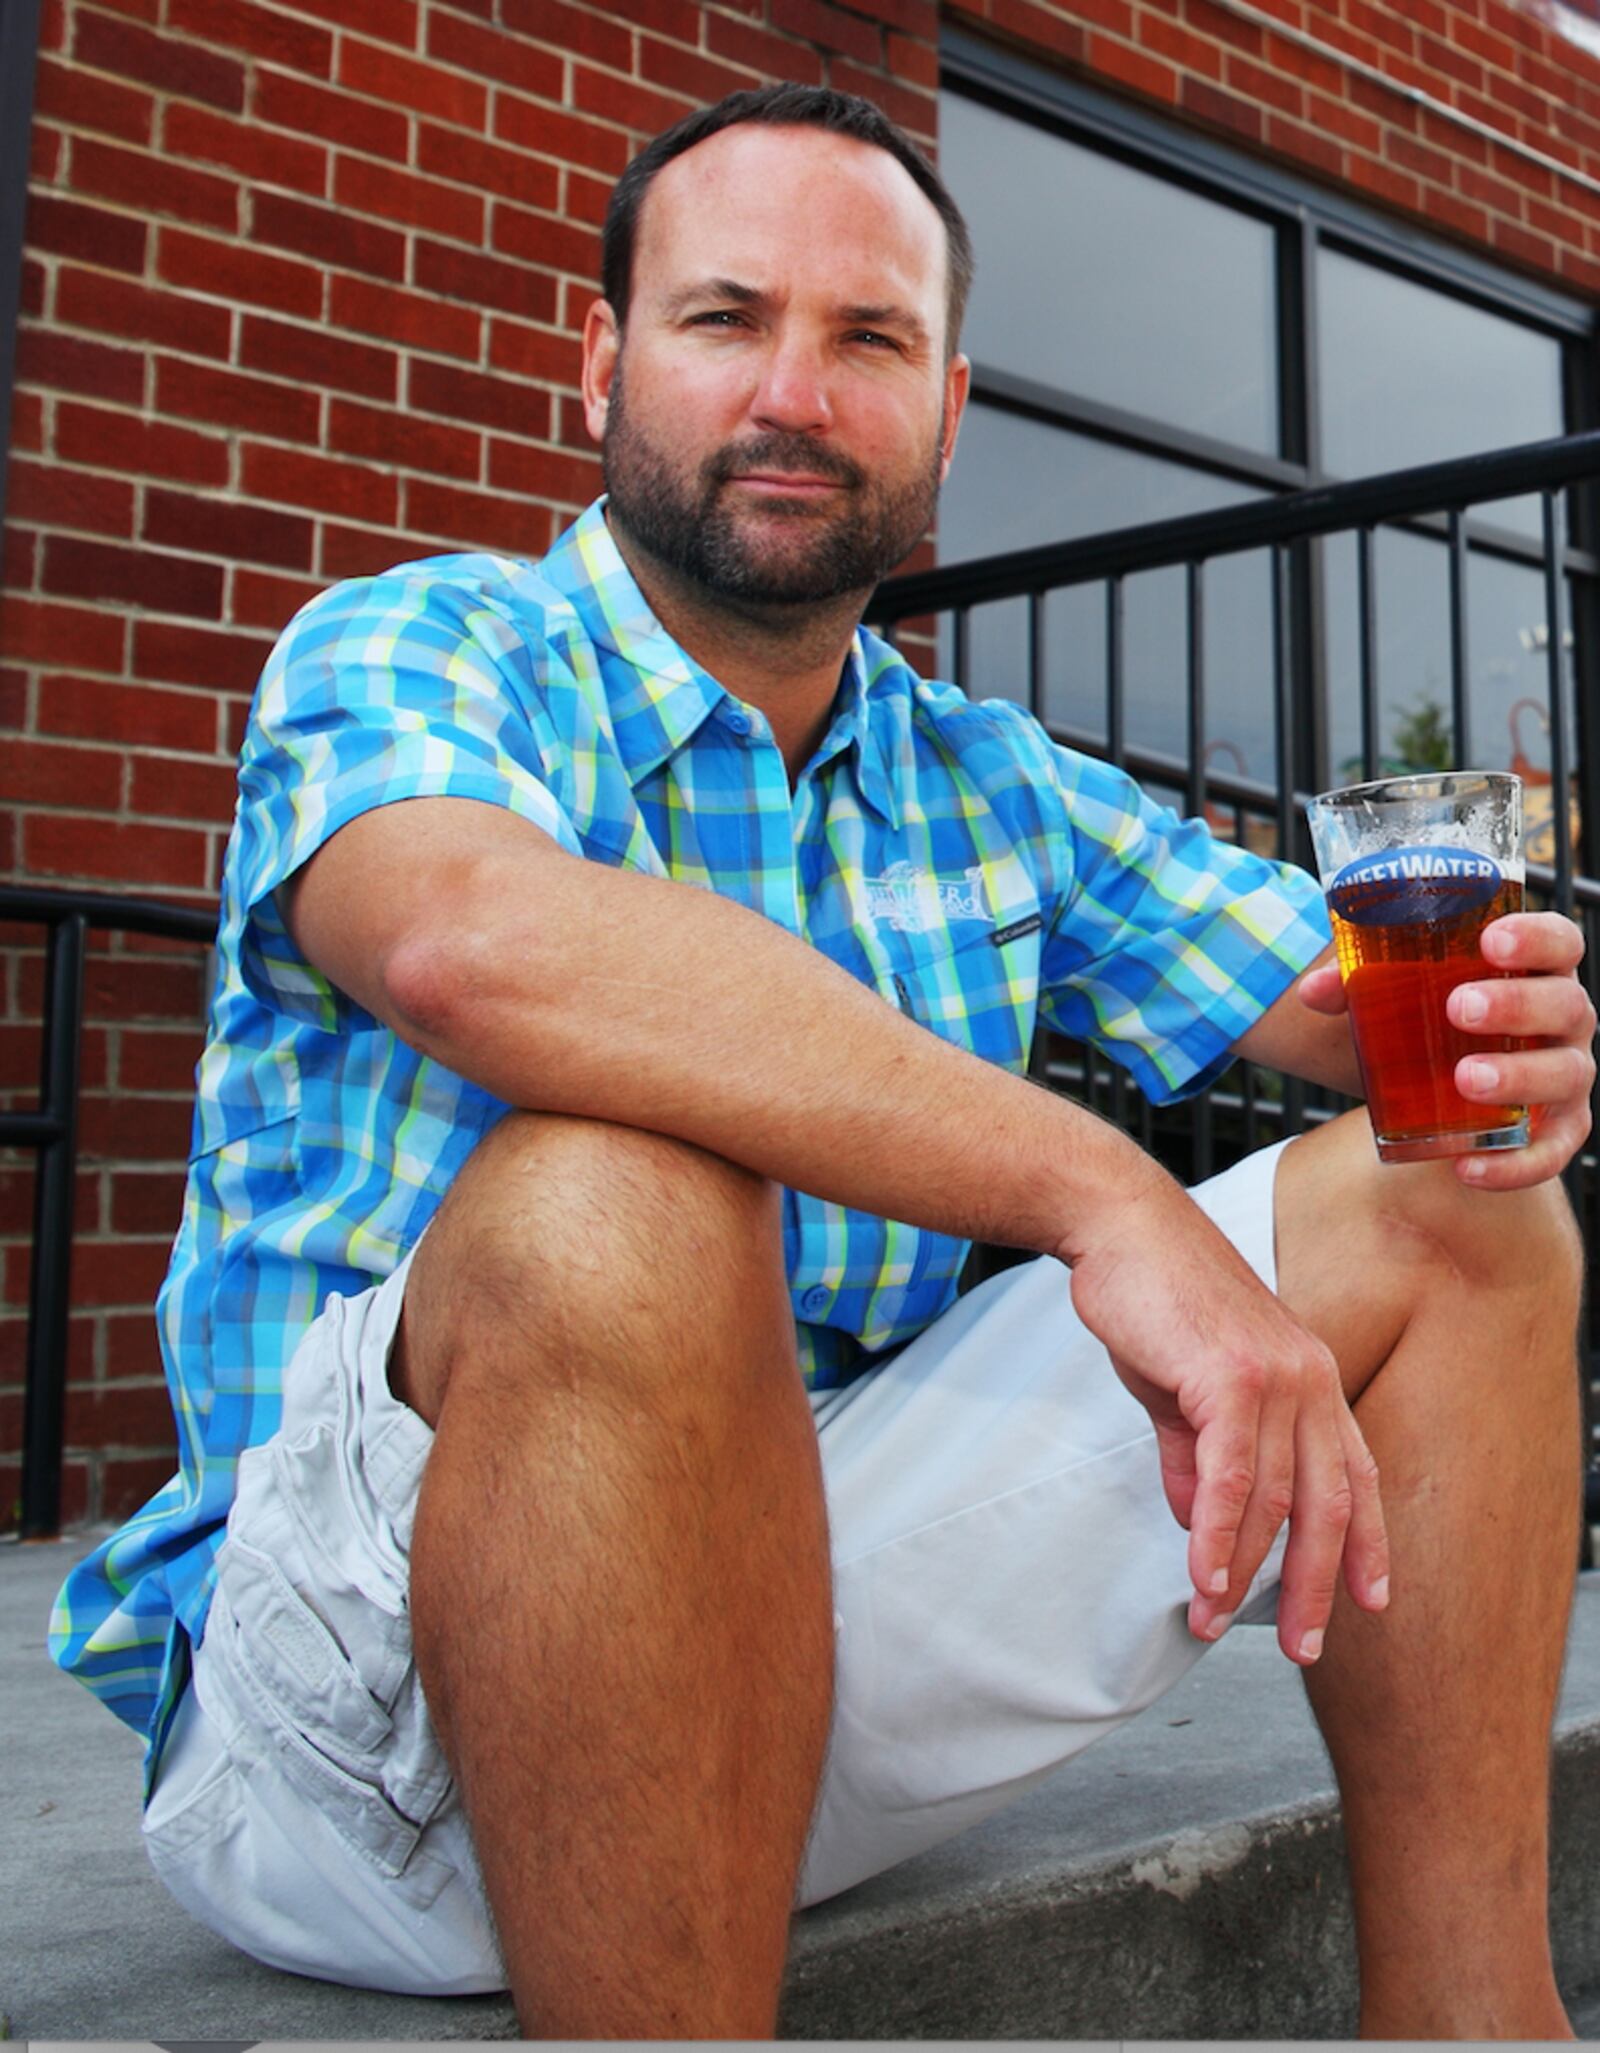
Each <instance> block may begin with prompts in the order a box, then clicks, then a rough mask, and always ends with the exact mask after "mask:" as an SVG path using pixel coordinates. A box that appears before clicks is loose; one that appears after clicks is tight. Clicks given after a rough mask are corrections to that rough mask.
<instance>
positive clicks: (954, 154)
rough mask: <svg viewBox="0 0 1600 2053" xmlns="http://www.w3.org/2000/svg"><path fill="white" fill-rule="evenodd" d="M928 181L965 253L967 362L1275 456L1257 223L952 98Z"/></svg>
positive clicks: (1267, 305) (1261, 236)
mask: <svg viewBox="0 0 1600 2053" xmlns="http://www.w3.org/2000/svg"><path fill="white" fill-rule="evenodd" d="M939 169H940V172H941V173H942V175H943V176H944V178H945V180H946V182H947V183H948V185H949V187H950V190H951V191H952V192H953V193H954V194H955V197H956V200H957V201H958V203H959V204H960V206H961V209H962V211H963V213H965V215H966V217H967V220H968V222H969V224H970V226H971V228H972V237H973V242H974V245H975V247H976V250H977V259H978V270H977V279H976V282H975V284H974V287H973V294H972V304H971V308H970V311H969V314H968V319H967V329H966V335H965V338H964V342H963V347H964V348H965V349H966V351H967V353H968V355H969V356H971V357H972V359H973V360H974V362H976V363H979V364H984V365H988V366H991V367H992V368H994V369H996V370H1002V371H1009V372H1010V373H1012V375H1013V376H1016V377H1021V378H1029V379H1033V380H1034V381H1036V382H1037V383H1040V384H1043V385H1048V386H1051V387H1053V388H1054V389H1055V390H1057V391H1060V392H1063V393H1073V394H1076V395H1078V396H1080V397H1082V398H1085V399H1092V400H1098V401H1100V402H1102V403H1103V404H1105V405H1108V406H1118V407H1123V408H1126V409H1127V410H1128V411H1130V412H1133V413H1141V414H1147V415H1149V416H1150V417H1151V418H1152V419H1155V420H1160V421H1166V422H1168V423H1170V424H1171V425H1172V426H1174V427H1179V428H1184V429H1187V430H1189V431H1190V432H1192V433H1195V434H1202V435H1209V436H1213V437H1215V438H1216V439H1218V440H1219V441H1224V442H1233V443H1236V444H1238V445H1240V446H1241V447H1243V448H1246V449H1256V450H1262V451H1265V452H1267V453H1268V454H1276V452H1277V448H1278V426H1277V422H1278V377H1277V344H1276V326H1277V324H1276V319H1275V315H1274V279H1275V274H1276V263H1275V254H1274V244H1273V233H1272V230H1271V229H1270V228H1268V227H1267V226H1266V225H1265V224H1264V223H1263V222H1260V221H1257V220H1254V219H1253V218H1252V217H1250V216H1249V215H1246V214H1240V213H1237V212H1235V211H1234V210H1233V209H1232V208H1229V207H1225V206H1222V205H1220V204H1219V203H1217V202H1216V201H1214V200H1208V199H1202V198H1201V197H1200V196H1199V195H1198V194H1196V193H1191V192H1187V191H1185V190H1184V188H1183V187H1182V186H1178V185H1173V184H1169V183H1168V181H1167V180H1165V179H1161V178H1155V177H1152V176H1150V175H1149V174H1148V173H1147V172H1143V171H1135V170H1133V169H1131V168H1130V167H1129V166H1128V165H1126V164H1120V163H1118V162H1116V161H1115V160H1114V159H1112V158H1109V157H1102V156H1099V155H1097V154H1096V153H1095V152H1094V151H1092V150H1087V149H1084V148H1082V147H1081V146H1080V145H1078V144H1076V143H1070V142H1067V141H1065V140H1064V139H1063V138H1062V137H1060V136H1056V135H1050V134H1047V133H1046V132H1045V131H1044V130H1043V129H1040V128H1035V127H1033V126H1032V124H1031V123H1028V122H1024V121H1018V120H1014V119H1012V118H1011V117H1009V116H1007V115H1004V114H998V113H996V112H994V111H993V109H991V108H988V107H982V106H979V105H978V104H977V103H976V102H975V101H972V100H967V99H963V98H961V97H960V96H959V95H957V94H953V93H946V94H944V95H943V96H942V97H941V99H940V102H939Z"/></svg>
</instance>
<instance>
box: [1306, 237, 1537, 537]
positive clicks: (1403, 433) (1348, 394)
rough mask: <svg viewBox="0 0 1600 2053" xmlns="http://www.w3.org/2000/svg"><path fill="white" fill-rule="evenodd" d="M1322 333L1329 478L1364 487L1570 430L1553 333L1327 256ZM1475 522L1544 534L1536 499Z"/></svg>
mask: <svg viewBox="0 0 1600 2053" xmlns="http://www.w3.org/2000/svg"><path fill="white" fill-rule="evenodd" d="M1317 333H1318V345H1319V361H1318V375H1319V379H1320V389H1319V402H1320V407H1321V425H1322V463H1323V468H1324V469H1325V470H1326V471H1328V472H1330V473H1331V474H1332V475H1333V476H1334V477H1339V478H1361V477H1370V476H1374V475H1376V474H1378V473H1380V472H1383V471H1391V470H1405V469H1408V468H1409V467H1410V466H1411V465H1413V464H1420V463H1440V462H1443V461H1445V460H1447V459H1448V458H1450V457H1453V456H1470V455H1472V454H1474V453H1475V452H1476V451H1478V450H1483V449H1510V448H1513V447H1515V446H1516V445H1517V444H1518V443H1520V442H1543V441H1546V440H1548V439H1549V438H1550V437H1551V436H1554V435H1560V434H1562V433H1564V432H1565V429H1564V424H1563V420H1562V403H1561V345H1560V343H1559V342H1558V341H1557V340H1556V338H1555V337H1554V336H1552V335H1545V334H1542V333H1541V332H1540V331H1539V330H1538V329H1536V328H1528V327H1524V326H1523V325H1522V323H1521V322H1519V321H1513V320H1509V319H1507V318H1506V317H1505V316H1504V315H1502V314H1492V313H1489V312H1487V311H1486V310H1485V309H1484V308H1482V307H1475V306H1469V305H1468V304H1467V302H1466V301H1465V300H1459V299H1453V298H1451V296H1450V295H1449V294H1448V293H1444V292H1438V291H1435V290H1434V289H1433V288H1432V287H1431V286H1427V285H1421V284H1418V283H1417V282H1416V281H1414V280H1412V279H1409V278H1400V277H1397V276H1395V274H1394V273H1393V272H1391V271H1385V270H1381V269H1379V268H1378V267H1377V266H1376V265H1373V264H1365V263H1362V262H1361V261H1360V260H1359V259H1358V258H1355V257H1350V256H1346V255H1345V254H1344V252H1343V251H1342V250H1337V249H1330V248H1328V247H1326V246H1322V247H1320V248H1319V249H1318V252H1317ZM1475 511H1476V514H1477V517H1479V518H1482V519H1488V520H1492V521H1495V522H1497V523H1499V524H1500V525H1501V526H1504V527H1513V528H1516V529H1518V530H1519V531H1526V532H1531V533H1534V534H1537V533H1538V531H1539V509H1538V502H1537V500H1535V499H1517V500H1502V501H1501V502H1500V503H1499V504H1498V505H1497V506H1485V507H1480V508H1477V509H1475Z"/></svg>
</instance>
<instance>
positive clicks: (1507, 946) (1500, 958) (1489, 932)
mask: <svg viewBox="0 0 1600 2053" xmlns="http://www.w3.org/2000/svg"><path fill="white" fill-rule="evenodd" d="M1479 945H1480V946H1481V947H1482V949H1483V952H1484V954H1485V955H1490V956H1493V957H1494V959H1495V961H1496V962H1509V961H1510V960H1511V958H1512V956H1513V955H1515V954H1516V952H1517V937H1516V935H1515V934H1510V933H1506V932H1505V931H1504V930H1503V929H1501V928H1499V927H1486V928H1485V929H1484V933H1483V940H1482V942H1481V943H1480V944H1479Z"/></svg>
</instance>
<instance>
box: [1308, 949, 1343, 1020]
mask: <svg viewBox="0 0 1600 2053" xmlns="http://www.w3.org/2000/svg"><path fill="white" fill-rule="evenodd" d="M1295 992H1296V995H1297V996H1298V998H1299V1000H1300V1003H1301V1004H1302V1005H1305V1006H1309V1007H1310V1009H1311V1010H1312V1011H1313V1012H1323V1013H1327V1014H1328V1015H1329V1016H1330V1017H1337V1015H1338V1014H1339V1013H1341V1012H1348V1011H1349V1009H1350V1006H1349V1001H1348V999H1347V998H1346V997H1345V990H1344V979H1343V978H1342V977H1341V976H1340V974H1339V965H1338V964H1337V963H1336V962H1321V963H1318V964H1317V966H1316V968H1315V969H1309V970H1307V971H1306V973H1305V975H1304V976H1303V977H1302V978H1301V979H1300V981H1299V983H1298V984H1297V985H1296V986H1295Z"/></svg>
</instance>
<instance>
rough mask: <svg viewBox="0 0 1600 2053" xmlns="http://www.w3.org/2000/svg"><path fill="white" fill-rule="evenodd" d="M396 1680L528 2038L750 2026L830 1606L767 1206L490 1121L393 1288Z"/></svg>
mask: <svg viewBox="0 0 1600 2053" xmlns="http://www.w3.org/2000/svg"><path fill="white" fill-rule="evenodd" d="M392 1374H393V1377H394V1381H395V1387H396V1389H397V1391H398V1393H399V1394H400V1395H401V1396H402V1397H403V1398H405V1400H406V1401H407V1402H408V1403H410V1404H411V1405H412V1406H413V1407H414V1408H415V1409H416V1410H417V1411H419V1412H420V1413H421V1414H422V1416H423V1417H424V1418H426V1419H428V1420H429V1422H430V1423H432V1424H433V1425H434V1426H435V1428H436V1431H437V1439H436V1442H435V1445H434V1448H433V1451H432V1454H431V1455H430V1458H429V1461H428V1466H427V1469H426V1471H425V1474H424V1478H423V1485H422V1492H421V1498H420V1502H419V1505H418V1511H417V1520H416V1530H415V1535H414V1540H413V1552H412V1611H413V1623H414V1631H415V1642H416V1651H417V1660H418V1664H419V1668H420V1672H421V1675H422V1678H423V1684H424V1688H425V1690H426V1693H427V1697H428V1702H429V1706H430V1709H431V1711H432V1713H433V1716H434V1719H435V1722H436V1724H437V1726H438V1729H439V1732H440V1735H441V1738H442V1740H443V1742H444V1745H445V1749H446V1752H447V1753H448V1754H449V1756H450V1759H451V1762H452V1765H453V1767H454V1769H455V1771H456V1775H457V1778H458V1782H459V1784H460V1787H461V1790H462V1793H463V1797H464V1800H465V1804H466V1808H467V1815H468V1817H469V1819H470V1820H471V1824H472V1829H473V1836H474V1841H475V1844H476V1846H477V1850H478V1854H479V1858H480V1861H481V1865H482V1870H483V1877H484V1882H485V1885H486V1887H487V1890H488V1894H489V1901H490V1905H491V1907H492V1910H493V1912H494V1916H495V1920H496V1925H497V1928H498V1931H499V1934H500V1939H501V1945H502V1949H503V1951H504V1954H505V1959H506V1965H507V1969H508V1972H509V1975H510V1979H511V1985H512V1990H513V1994H514V1996H515V1999H516V2004H517V2011H518V2016H519V2018H520V2020H521V2023H522V2028H523V2030H524V2031H525V2032H526V2033H528V2034H529V2035H530V2036H540V2037H553V2038H622V2039H625V2038H680V2037H684V2038H697V2037H700V2038H717V2037H763V2036H769V2035H770V2034H771V2033H772V2031H773V2029H774V2023H775V2015H776V2007H777V1997H778V1989H779V1984H780V1981H781V1977H782V1971H783V1962H784V1954H785V1947H786V1943H787V1934H788V1920H789V1911H790V1905H791V1901H792V1897H793V1892H794V1886H795V1877H796V1872H797V1870H798V1866H799V1861H800V1856H801V1852H802V1849H803V1845H804V1840H805V1834H806V1829H807V1825H808V1823H809V1820H810V1815H811V1808H812V1804H813V1800H814V1796H815V1791H816V1787H817V1782H818V1779H819V1776H820V1772H821V1763H822V1753H823V1747H824V1743H825V1739H826V1732H827V1723H828V1716H829V1708H830V1697H831V1677H832V1658H833V1634H832V1604H831V1596H830V1583H829V1568H828V1553H827V1536H826V1525H825V1516H824V1510H823V1497H822V1485H821V1473H820V1465H819V1462H818V1457H817V1449H816V1438H815V1434H814V1432H813V1429H812V1424H811V1416H810V1408H809V1406H808V1404H807V1402H806V1398H805V1394H804V1390H803V1388H802V1386H801V1383H800V1379H799V1375H798V1371H797V1367H796V1363H795V1357H794V1339H793V1325H792V1320H791V1316H790V1312H789V1305H788V1298H787V1293H786V1290H785V1286H784V1275H783V1264H782V1256H781V1234H780V1221H779V1211H778V1195H777V1192H776V1190H775V1189H774V1188H773V1187H771V1186H769V1185H766V1184H763V1183H762V1182H761V1181H760V1180H759V1179H757V1178H755V1177H752V1176H750V1175H748V1174H747V1173H746V1172H744V1171H743V1170H740V1169H736V1168H734V1167H732V1166H730V1165H729V1164H728V1163H726V1162H723V1161H721V1160H719V1159H718V1158H716V1157H713V1156H710V1155H706V1154H703V1153H702V1152H700V1151H699V1150H697V1149H694V1148H692V1147H688V1146H685V1145H683V1144H680V1143H678V1142H674V1141H669V1140H666V1139H663V1138H661V1137H659V1136H656V1135H650V1134H645V1133H640V1132H637V1131H634V1130H631V1129H627V1128H619V1127H610V1126H605V1125H602V1124H599V1123H597V1122H592V1121H585V1120H571V1119H555V1118H543V1117H538V1116H533V1115H520V1114H519V1115H513V1116H512V1117H510V1118H508V1119H507V1120H506V1121H505V1122H504V1123H503V1124H502V1125H501V1126H500V1127H499V1128H497V1129H496V1130H495V1132H494V1133H493V1134H491V1135H490V1136H489V1138H488V1139H487V1140H486V1141H485V1142H484V1143H483V1144H482V1145H481V1146H480V1148H479V1149H478V1151H477V1153H476V1154H475V1155H474V1157H473V1159H472V1161H471V1162H470V1163H469V1164H468V1166H467V1169H466V1170H465V1171H464V1173H463V1174H462V1176H461V1177H460V1179H459V1180H458V1182H457V1184H456V1186H455V1187H454V1188H453V1189H452V1191H451V1193H450V1196H449V1199H448V1200H447V1202H446V1204H445V1205H444V1206H443V1207H442V1208H441V1211H440V1214H439V1217H438V1219H437V1220H436V1221H435V1223H434V1225H433V1226H432V1228H431V1229H430V1231H429V1233H428V1234H427V1236H426V1237H425V1239H424V1241H423V1243H422V1246H421V1248H420V1249H419V1250H418V1254H417V1258H416V1261H415V1264H414V1267H413V1272H412V1276H411V1279H410V1282H409V1284H408V1288H407V1295H406V1306H405V1318H404V1324H403V1330H402V1337H401V1344H400V1346H399V1348H398V1349H397V1355H396V1363H395V1367H394V1369H393V1371H392Z"/></svg>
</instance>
